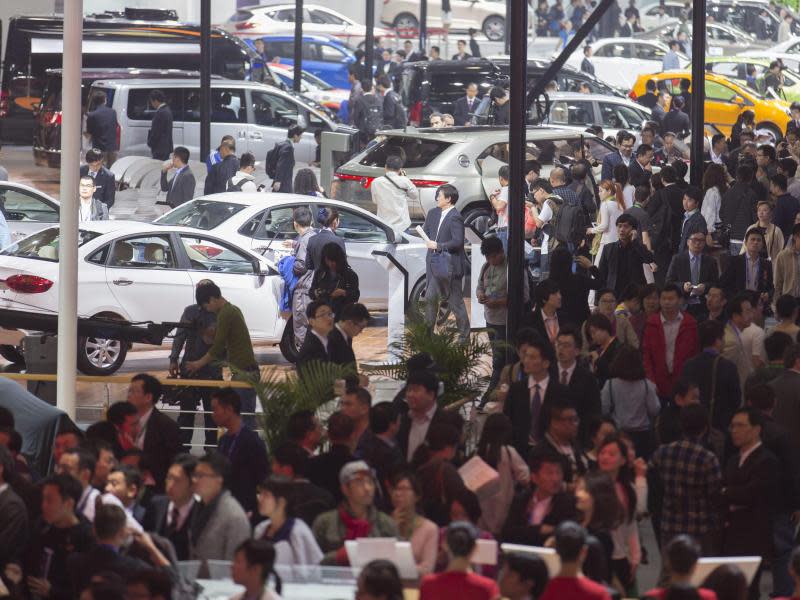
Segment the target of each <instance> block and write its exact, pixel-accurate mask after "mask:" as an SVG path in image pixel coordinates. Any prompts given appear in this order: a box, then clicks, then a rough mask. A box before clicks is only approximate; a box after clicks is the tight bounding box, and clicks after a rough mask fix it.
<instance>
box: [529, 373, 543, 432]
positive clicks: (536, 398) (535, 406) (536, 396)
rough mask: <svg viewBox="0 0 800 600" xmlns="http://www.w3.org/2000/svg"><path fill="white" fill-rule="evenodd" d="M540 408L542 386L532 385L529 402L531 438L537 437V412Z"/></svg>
mask: <svg viewBox="0 0 800 600" xmlns="http://www.w3.org/2000/svg"><path fill="white" fill-rule="evenodd" d="M541 410H542V386H540V385H539V384H538V383H537V384H536V385H534V386H533V402H531V439H533V440H538V438H539V427H538V425H539V413H540V412H541Z"/></svg>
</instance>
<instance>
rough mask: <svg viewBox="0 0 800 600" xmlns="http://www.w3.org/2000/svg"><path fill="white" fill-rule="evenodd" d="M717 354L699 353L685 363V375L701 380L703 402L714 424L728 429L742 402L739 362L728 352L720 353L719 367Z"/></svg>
mask: <svg viewBox="0 0 800 600" xmlns="http://www.w3.org/2000/svg"><path fill="white" fill-rule="evenodd" d="M717 357H718V355H717V354H715V353H712V352H707V351H703V352H700V353H699V354H696V355H695V356H693V357H692V358H690V359H689V360H687V361H686V362H685V363H684V364H683V371H682V372H681V377H682V378H683V379H685V380H686V381H694V382H696V383H697V385H698V387H699V388H700V403H701V404H702V405H703V406H705V407H706V409H708V412H709V419H710V421H711V427H713V428H714V429H719V430H720V431H727V430H728V425H730V422H731V418H733V413H734V412H736V409H737V408H739V405H740V404H741V399H742V392H741V388H740V386H739V372H738V371H737V370H736V365H735V364H734V363H733V362H731V361H730V360H728V359H727V358H725V357H724V356H719V360H718V361H717V366H716V369H715V368H714V362H715V360H716V359H717ZM715 371H716V377H714V372H715ZM712 387H714V394H713V398H712V394H711V388H712Z"/></svg>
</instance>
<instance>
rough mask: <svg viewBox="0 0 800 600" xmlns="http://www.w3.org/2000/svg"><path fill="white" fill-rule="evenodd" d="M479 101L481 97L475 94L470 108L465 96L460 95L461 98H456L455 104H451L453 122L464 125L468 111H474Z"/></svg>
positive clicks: (468, 115)
mask: <svg viewBox="0 0 800 600" xmlns="http://www.w3.org/2000/svg"><path fill="white" fill-rule="evenodd" d="M480 103H481V99H480V98H478V97H477V96H475V98H473V100H472V108H470V107H469V103H468V102H467V97H466V96H461V98H459V99H458V100H456V101H455V104H454V105H453V121H454V122H455V124H456V125H466V123H467V122H468V121H469V119H470V113H473V112H475V111H476V110H477V109H478V105H479V104H480Z"/></svg>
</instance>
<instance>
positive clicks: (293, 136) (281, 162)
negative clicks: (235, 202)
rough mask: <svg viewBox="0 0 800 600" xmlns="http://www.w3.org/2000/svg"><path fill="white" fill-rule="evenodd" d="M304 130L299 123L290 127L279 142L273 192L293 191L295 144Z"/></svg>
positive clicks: (285, 192)
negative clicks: (283, 138) (284, 137)
mask: <svg viewBox="0 0 800 600" xmlns="http://www.w3.org/2000/svg"><path fill="white" fill-rule="evenodd" d="M351 110H352V108H351ZM304 132H305V129H303V128H302V127H300V126H299V125H294V126H292V127H289V131H288V132H287V133H286V139H285V140H283V141H282V142H281V143H280V144H278V148H277V152H278V157H277V160H276V162H275V177H274V178H273V180H272V191H273V192H281V193H283V194H291V193H292V186H293V185H294V145H295V144H299V143H300V139H301V138H302V137H303V133H304Z"/></svg>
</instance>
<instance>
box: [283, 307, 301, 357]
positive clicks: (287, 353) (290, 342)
mask: <svg viewBox="0 0 800 600" xmlns="http://www.w3.org/2000/svg"><path fill="white" fill-rule="evenodd" d="M278 348H280V349H281V354H283V358H285V359H286V360H288V361H289V362H290V363H292V364H295V363H296V362H297V355H298V354H299V350H298V348H297V344H296V343H295V340H294V317H289V319H288V320H287V321H286V325H285V326H284V328H283V335H281V341H280V343H279V344H278Z"/></svg>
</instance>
